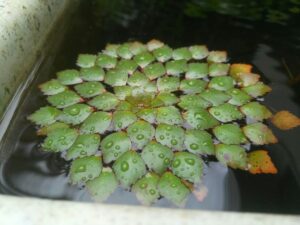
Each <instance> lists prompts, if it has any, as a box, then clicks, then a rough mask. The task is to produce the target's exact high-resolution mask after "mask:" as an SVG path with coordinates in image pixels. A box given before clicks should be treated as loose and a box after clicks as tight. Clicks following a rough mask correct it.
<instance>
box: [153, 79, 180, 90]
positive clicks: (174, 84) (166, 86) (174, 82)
mask: <svg viewBox="0 0 300 225" xmlns="http://www.w3.org/2000/svg"><path fill="white" fill-rule="evenodd" d="M179 84H180V81H179V78H178V77H167V76H165V77H161V78H158V80H157V89H158V91H159V92H172V91H177V90H178V88H179Z"/></svg>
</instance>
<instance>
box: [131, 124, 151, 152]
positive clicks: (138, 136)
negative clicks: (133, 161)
mask: <svg viewBox="0 0 300 225" xmlns="http://www.w3.org/2000/svg"><path fill="white" fill-rule="evenodd" d="M127 133H128V136H129V137H130V139H131V141H132V142H133V144H134V146H135V147H136V148H137V149H141V148H143V147H144V146H145V145H146V144H147V143H148V142H149V141H150V140H151V139H152V138H153V136H154V133H155V129H154V127H153V126H152V125H151V124H150V123H147V122H145V121H143V120H139V121H136V122H135V123H133V124H131V125H130V126H129V127H128V128H127Z"/></svg>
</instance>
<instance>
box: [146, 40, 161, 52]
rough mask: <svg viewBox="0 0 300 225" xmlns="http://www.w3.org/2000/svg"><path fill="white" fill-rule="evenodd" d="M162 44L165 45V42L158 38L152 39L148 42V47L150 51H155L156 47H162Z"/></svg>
mask: <svg viewBox="0 0 300 225" xmlns="http://www.w3.org/2000/svg"><path fill="white" fill-rule="evenodd" d="M162 46H164V43H163V42H161V41H159V40H156V39H152V40H151V41H148V43H147V48H148V50H149V51H153V50H155V49H158V48H161V47H162Z"/></svg>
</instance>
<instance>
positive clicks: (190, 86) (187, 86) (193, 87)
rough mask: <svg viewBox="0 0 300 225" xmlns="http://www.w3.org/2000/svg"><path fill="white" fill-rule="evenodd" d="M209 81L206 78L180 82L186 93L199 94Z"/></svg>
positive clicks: (181, 88) (182, 89)
mask: <svg viewBox="0 0 300 225" xmlns="http://www.w3.org/2000/svg"><path fill="white" fill-rule="evenodd" d="M206 85H207V82H206V81H204V80H198V79H193V80H182V81H181V83H180V90H181V91H183V92H184V93H185V94H197V93H201V92H202V91H204V90H205V87H206Z"/></svg>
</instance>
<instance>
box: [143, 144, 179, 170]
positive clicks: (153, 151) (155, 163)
mask: <svg viewBox="0 0 300 225" xmlns="http://www.w3.org/2000/svg"><path fill="white" fill-rule="evenodd" d="M141 156H142V158H143V160H144V161H145V163H146V165H147V167H148V168H149V170H152V171H154V172H155V173H157V174H162V173H163V172H165V171H166V169H167V168H168V167H169V166H170V163H171V162H172V159H173V152H172V150H171V149H170V148H168V147H166V146H164V145H162V144H159V143H157V142H155V141H151V142H150V143H149V144H148V145H146V147H145V148H144V149H143V151H142V153H141Z"/></svg>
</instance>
